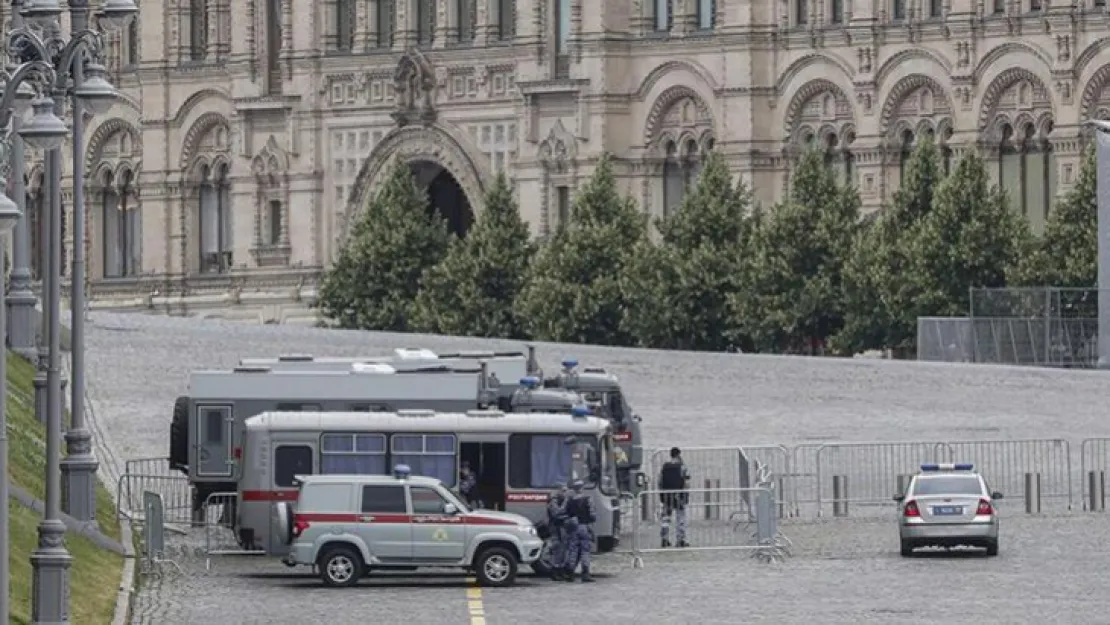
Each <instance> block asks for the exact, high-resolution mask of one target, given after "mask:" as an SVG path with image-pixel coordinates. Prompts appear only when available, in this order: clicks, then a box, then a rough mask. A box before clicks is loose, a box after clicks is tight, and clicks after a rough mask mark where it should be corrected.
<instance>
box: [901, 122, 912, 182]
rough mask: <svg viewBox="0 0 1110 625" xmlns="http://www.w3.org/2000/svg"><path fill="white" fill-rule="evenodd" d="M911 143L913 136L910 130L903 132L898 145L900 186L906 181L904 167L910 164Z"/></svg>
mask: <svg viewBox="0 0 1110 625" xmlns="http://www.w3.org/2000/svg"><path fill="white" fill-rule="evenodd" d="M913 143H914V136H913V131H912V130H908V129H907V130H903V131H902V137H901V141H900V142H899V144H898V147H899V150H900V152H899V154H898V183H899V184H902V183H903V182H905V181H906V165H907V164H909V162H910V157H911V156H913Z"/></svg>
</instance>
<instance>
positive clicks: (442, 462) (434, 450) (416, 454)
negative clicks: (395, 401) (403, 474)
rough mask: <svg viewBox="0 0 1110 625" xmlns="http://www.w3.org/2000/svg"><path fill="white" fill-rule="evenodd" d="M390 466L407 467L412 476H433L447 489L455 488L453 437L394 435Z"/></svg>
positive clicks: (447, 435) (455, 473) (441, 435)
mask: <svg viewBox="0 0 1110 625" xmlns="http://www.w3.org/2000/svg"><path fill="white" fill-rule="evenodd" d="M392 444H393V449H392V451H393V464H394V465H398V464H407V465H409V468H410V469H412V474H413V475H423V476H426V477H434V478H436V479H437V480H439V481H441V482H443V483H444V485H446V486H447V487H448V488H450V487H452V486H454V485H455V479H456V478H457V477H458V471H457V469H456V463H455V435H454V434H394V435H393V441H392Z"/></svg>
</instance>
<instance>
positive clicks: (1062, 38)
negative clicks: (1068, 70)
mask: <svg viewBox="0 0 1110 625" xmlns="http://www.w3.org/2000/svg"><path fill="white" fill-rule="evenodd" d="M1056 60H1058V61H1059V62H1061V63H1067V62H1068V61H1070V60H1071V35H1057V36H1056Z"/></svg>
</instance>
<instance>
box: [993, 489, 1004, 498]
mask: <svg viewBox="0 0 1110 625" xmlns="http://www.w3.org/2000/svg"><path fill="white" fill-rule="evenodd" d="M991 499H1002V493H1000V492H998V491H995V492H993V493H991Z"/></svg>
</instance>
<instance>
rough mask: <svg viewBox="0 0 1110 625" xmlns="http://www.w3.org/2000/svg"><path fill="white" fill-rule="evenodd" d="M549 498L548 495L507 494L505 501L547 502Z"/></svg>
mask: <svg viewBox="0 0 1110 625" xmlns="http://www.w3.org/2000/svg"><path fill="white" fill-rule="evenodd" d="M547 497H548V494H547V493H534V492H533V493H505V501H509V502H515V503H536V502H545V501H547Z"/></svg>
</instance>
